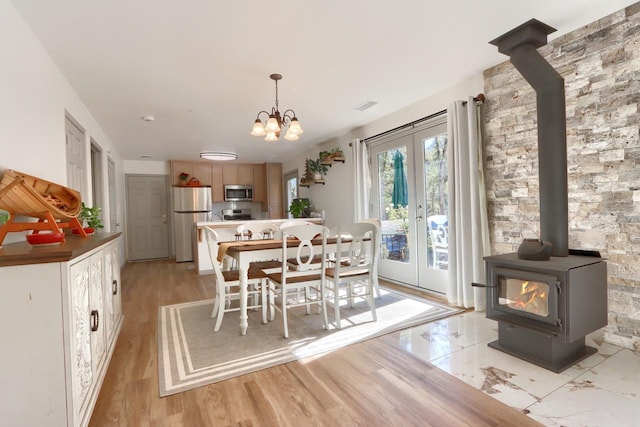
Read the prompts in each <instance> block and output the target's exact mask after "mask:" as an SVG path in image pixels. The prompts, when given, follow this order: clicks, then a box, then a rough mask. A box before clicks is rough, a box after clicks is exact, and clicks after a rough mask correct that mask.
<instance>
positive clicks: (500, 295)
mask: <svg viewBox="0 0 640 427" xmlns="http://www.w3.org/2000/svg"><path fill="white" fill-rule="evenodd" d="M491 278H492V281H491V285H492V286H491V287H490V288H489V289H488V291H489V294H490V298H489V300H488V303H489V307H488V308H487V310H488V312H487V316H488V317H490V316H489V315H493V316H494V317H493V318H496V319H499V320H512V321H514V322H518V320H521V321H522V322H526V320H525V319H530V320H533V321H535V323H537V322H541V323H543V324H550V325H554V326H555V327H554V328H552V329H554V330H556V331H557V330H558V329H559V330H561V329H562V322H561V321H560V318H559V313H558V308H559V298H560V288H561V282H560V280H559V279H558V277H556V276H553V275H551V274H544V273H539V272H534V271H526V270H519V269H512V268H503V267H494V268H493V270H492V272H491ZM522 322H518V323H522ZM545 329H547V328H545Z"/></svg>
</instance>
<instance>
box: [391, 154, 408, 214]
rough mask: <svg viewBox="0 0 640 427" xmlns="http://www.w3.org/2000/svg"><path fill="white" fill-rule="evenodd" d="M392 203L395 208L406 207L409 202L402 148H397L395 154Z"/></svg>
mask: <svg viewBox="0 0 640 427" xmlns="http://www.w3.org/2000/svg"><path fill="white" fill-rule="evenodd" d="M391 204H392V205H393V207H394V208H395V209H397V208H400V207H405V206H407V205H408V204H409V194H408V192H407V174H406V172H405V170H404V156H403V155H402V153H401V152H400V150H396V153H395V154H394V155H393V193H392V194H391Z"/></svg>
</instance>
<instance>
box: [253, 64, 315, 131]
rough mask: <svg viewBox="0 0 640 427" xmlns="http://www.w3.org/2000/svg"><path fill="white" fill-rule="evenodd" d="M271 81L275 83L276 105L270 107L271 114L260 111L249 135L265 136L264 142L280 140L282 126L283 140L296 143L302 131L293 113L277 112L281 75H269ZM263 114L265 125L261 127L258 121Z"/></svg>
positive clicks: (289, 110)
mask: <svg viewBox="0 0 640 427" xmlns="http://www.w3.org/2000/svg"><path fill="white" fill-rule="evenodd" d="M269 77H270V78H271V80H273V81H275V82H276V105H275V107H271V113H269V112H267V111H264V110H263V111H260V112H259V113H258V116H257V117H256V121H255V122H254V124H253V130H252V131H251V135H253V136H265V135H266V136H265V138H264V139H265V141H277V140H278V139H279V138H280V131H281V130H282V128H283V127H284V126H287V127H288V128H287V133H286V134H285V136H284V139H287V140H289V141H296V140H298V139H299V137H298V135H300V134H301V133H302V132H303V131H302V128H301V127H300V123H299V122H298V118H297V117H296V113H295V111H293V110H292V109H288V110H285V112H284V114H282V115H281V114H280V111H279V110H278V80H280V79H282V75H281V74H271V75H270V76H269ZM263 113H264V114H265V115H266V116H267V117H266V123H265V124H264V125H263V123H262V120H260V114H263Z"/></svg>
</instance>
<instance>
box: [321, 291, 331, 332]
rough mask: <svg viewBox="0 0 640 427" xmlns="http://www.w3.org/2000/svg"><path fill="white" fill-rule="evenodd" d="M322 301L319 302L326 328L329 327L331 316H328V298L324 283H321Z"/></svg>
mask: <svg viewBox="0 0 640 427" xmlns="http://www.w3.org/2000/svg"><path fill="white" fill-rule="evenodd" d="M320 294H321V295H320V300H321V301H320V303H319V304H318V307H319V308H320V310H322V320H324V328H325V329H329V318H328V317H327V300H326V298H325V297H326V293H325V290H324V285H321V287H320Z"/></svg>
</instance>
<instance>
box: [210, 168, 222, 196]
mask: <svg viewBox="0 0 640 427" xmlns="http://www.w3.org/2000/svg"><path fill="white" fill-rule="evenodd" d="M211 200H212V201H214V202H224V181H223V177H222V165H221V164H220V163H211Z"/></svg>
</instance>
